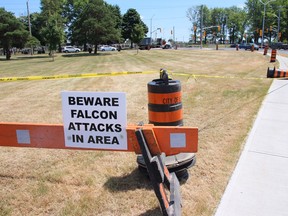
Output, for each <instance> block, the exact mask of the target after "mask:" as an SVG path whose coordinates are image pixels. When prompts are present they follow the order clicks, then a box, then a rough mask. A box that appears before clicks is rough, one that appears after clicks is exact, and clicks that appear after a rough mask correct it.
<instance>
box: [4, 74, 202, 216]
mask: <svg viewBox="0 0 288 216" xmlns="http://www.w3.org/2000/svg"><path fill="white" fill-rule="evenodd" d="M148 86H149V84H148ZM180 90H181V85H180V82H179V81H174V80H172V79H171V78H169V75H168V74H167V72H166V70H163V71H162V74H161V76H160V80H156V81H153V83H152V84H151V88H150V91H149V93H148V94H149V97H148V98H149V104H150V106H149V107H150V109H149V112H151V113H150V114H151V115H150V117H149V121H150V122H151V123H154V124H155V125H154V124H140V125H126V120H125V121H123V119H124V117H123V116H125V114H123V113H126V101H125V97H123V94H124V93H107V92H104V93H101V92H68V91H67V92H66V91H64V92H62V109H63V122H64V124H30V123H7V122H3V123H0V146H6V147H28V148H52V149H70V150H101V151H104V150H105V151H124V152H135V154H136V155H137V162H138V165H139V166H140V164H141V166H143V167H145V170H146V172H147V173H148V175H149V178H150V180H151V183H152V185H153V188H154V191H155V194H156V196H157V198H158V201H159V203H160V207H161V210H162V213H163V215H167V216H170V215H176V216H177V215H181V206H182V204H181V195H180V184H179V180H178V178H177V172H178V174H179V172H180V173H183V170H184V171H186V172H187V169H188V168H189V167H191V166H192V165H194V163H195V153H196V152H197V151H198V128H195V127H185V126H182V125H183V116H182V103H181V91H180ZM155 91H156V92H155ZM154 112H156V113H159V115H157V114H155V113H154ZM166 114H167V116H166ZM171 116H172V117H171ZM122 117H123V118H122ZM123 122H124V123H123ZM124 125H125V126H124ZM139 155H141V158H142V161H141V162H139V161H138V156H139ZM183 155H184V156H185V157H184V156H183ZM181 157H183V158H185V159H183V161H182V162H180V163H179V158H181ZM171 158H172V163H171ZM167 161H168V162H169V164H170V165H171V164H172V166H173V167H172V168H173V170H171V169H169V167H168V166H167V165H166V164H167ZM180 161H181V160H180ZM169 171H170V173H169ZM174 171H175V173H174ZM166 191H168V192H169V193H170V198H168V195H167V194H166Z"/></svg>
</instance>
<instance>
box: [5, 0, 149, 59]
mask: <svg viewBox="0 0 288 216" xmlns="http://www.w3.org/2000/svg"><path fill="white" fill-rule="evenodd" d="M40 9H41V12H40V13H32V14H30V16H29V19H28V17H27V16H22V17H19V18H16V17H15V16H14V14H13V13H11V12H8V11H5V9H4V8H0V47H2V48H3V49H4V52H5V54H6V59H7V60H9V59H10V58H11V48H12V47H18V48H23V47H25V46H26V47H35V46H47V47H48V50H49V53H50V54H51V55H52V56H53V51H55V50H59V51H60V52H61V45H62V44H63V43H64V42H65V41H67V40H69V41H70V43H71V44H73V45H76V46H84V50H87V49H88V46H89V48H94V53H95V54H96V53H97V46H98V45H100V44H112V43H114V44H115V43H120V42H122V41H123V40H125V39H130V41H131V43H139V42H140V40H141V39H142V38H143V37H145V35H146V34H147V32H148V27H147V26H146V25H145V23H144V22H143V21H142V20H141V18H140V15H139V13H138V12H137V11H136V10H135V9H129V10H128V11H127V12H126V13H125V14H124V15H123V16H122V15H121V12H120V8H119V6H117V5H110V4H108V3H106V2H105V1H103V0H41V7H40ZM29 24H30V27H31V28H29ZM29 29H31V34H30V32H29Z"/></svg>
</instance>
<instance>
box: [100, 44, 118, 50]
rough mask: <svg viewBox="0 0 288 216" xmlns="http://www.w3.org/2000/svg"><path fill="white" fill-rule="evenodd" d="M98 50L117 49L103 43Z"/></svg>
mask: <svg viewBox="0 0 288 216" xmlns="http://www.w3.org/2000/svg"><path fill="white" fill-rule="evenodd" d="M99 50H101V51H116V50H117V49H116V48H115V47H112V46H107V45H105V46H101V47H100V48H99Z"/></svg>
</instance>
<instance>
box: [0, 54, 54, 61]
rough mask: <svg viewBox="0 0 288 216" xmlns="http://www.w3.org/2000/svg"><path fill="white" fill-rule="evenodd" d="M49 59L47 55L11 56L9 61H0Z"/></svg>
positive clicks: (2, 59)
mask: <svg viewBox="0 0 288 216" xmlns="http://www.w3.org/2000/svg"><path fill="white" fill-rule="evenodd" d="M50 58H51V57H50V56H49V55H47V56H44V55H41V56H12V57H11V59H9V60H6V57H5V58H0V61H7V62H9V61H21V60H30V59H50Z"/></svg>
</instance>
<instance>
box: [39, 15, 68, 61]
mask: <svg viewBox="0 0 288 216" xmlns="http://www.w3.org/2000/svg"><path fill="white" fill-rule="evenodd" d="M57 22H58V17H57V14H56V15H52V16H50V17H49V18H48V20H47V23H46V26H45V27H44V28H42V30H41V35H42V36H43V38H44V40H45V42H46V44H48V50H49V54H50V55H51V57H52V58H53V61H54V54H53V53H54V51H55V50H56V49H57V45H58V44H61V42H62V41H63V37H64V32H63V30H62V28H61V27H59V25H58V23H57Z"/></svg>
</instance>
